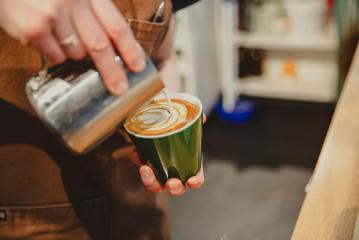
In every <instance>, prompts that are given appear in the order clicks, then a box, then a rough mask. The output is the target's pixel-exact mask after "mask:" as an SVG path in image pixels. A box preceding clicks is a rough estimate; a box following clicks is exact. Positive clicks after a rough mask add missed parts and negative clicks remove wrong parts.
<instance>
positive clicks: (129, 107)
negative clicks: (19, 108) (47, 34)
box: [26, 57, 164, 154]
mask: <svg viewBox="0 0 359 240" xmlns="http://www.w3.org/2000/svg"><path fill="white" fill-rule="evenodd" d="M116 61H117V62H118V63H119V64H121V65H122V61H121V60H120V58H119V57H116ZM125 69H126V68H125ZM126 73H127V78H128V81H129V90H128V91H127V92H126V93H125V94H124V95H122V96H113V95H112V94H111V93H110V92H109V91H108V90H107V89H106V87H105V85H104V84H103V82H102V79H101V76H100V74H99V72H98V71H97V70H96V68H95V67H94V65H93V63H92V62H91V61H90V60H83V61H80V62H74V61H71V60H68V61H66V62H65V63H63V64H60V65H56V66H54V67H51V68H49V69H47V67H46V64H45V68H44V69H43V70H42V71H40V72H39V74H38V75H37V76H35V77H33V78H31V79H30V80H29V81H28V83H27V85H26V94H27V96H28V98H29V100H30V102H31V104H32V106H33V108H34V109H35V111H36V112H37V114H38V115H39V117H40V118H41V120H42V121H43V122H44V123H45V124H46V125H47V126H48V127H49V128H50V129H51V130H52V131H53V132H55V134H56V135H57V136H58V137H60V139H62V140H63V142H64V143H65V145H66V146H68V147H69V149H70V150H72V151H73V152H75V153H79V154H80V153H86V152H88V151H90V150H91V149H93V148H94V147H95V146H96V145H98V144H99V143H101V142H102V141H103V140H105V139H106V138H107V137H108V136H109V135H111V134H112V133H113V132H114V131H116V129H117V128H118V127H119V125H120V124H121V122H122V121H123V120H124V119H125V118H126V117H127V116H128V115H129V114H130V113H131V112H132V111H135V110H136V109H137V108H139V107H140V106H142V105H143V104H144V103H146V102H147V101H148V100H150V99H151V98H152V97H154V96H155V95H156V94H158V93H159V92H160V91H161V90H162V89H163V88H164V85H163V82H162V80H161V79H160V77H159V74H158V72H157V70H156V67H155V66H154V65H153V63H152V62H151V60H150V59H149V58H148V57H146V68H145V70H144V71H143V72H141V73H136V74H135V73H132V72H130V71H129V70H127V69H126Z"/></svg>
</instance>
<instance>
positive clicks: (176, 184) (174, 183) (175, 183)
mask: <svg viewBox="0 0 359 240" xmlns="http://www.w3.org/2000/svg"><path fill="white" fill-rule="evenodd" d="M168 185H169V187H170V189H176V188H178V183H177V182H169V184H168Z"/></svg>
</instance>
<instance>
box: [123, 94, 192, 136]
mask: <svg viewBox="0 0 359 240" xmlns="http://www.w3.org/2000/svg"><path fill="white" fill-rule="evenodd" d="M197 113H198V108H197V107H196V106H195V105H194V104H192V103H190V102H188V101H186V100H182V99H171V108H170V109H169V106H168V103H167V101H166V100H165V99H160V100H154V101H152V102H151V103H149V104H147V105H146V106H144V107H142V108H141V109H139V110H138V111H137V112H136V113H135V114H134V115H132V116H131V117H129V118H128V119H127V120H126V122H125V125H124V126H125V128H126V129H127V130H128V131H130V132H132V133H134V134H141V135H148V136H153V135H159V134H165V133H169V132H172V131H175V130H177V129H180V128H181V127H183V126H185V125H187V124H188V123H189V122H191V120H193V119H194V118H195V117H196V115H197Z"/></svg>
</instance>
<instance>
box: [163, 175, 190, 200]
mask: <svg viewBox="0 0 359 240" xmlns="http://www.w3.org/2000/svg"><path fill="white" fill-rule="evenodd" d="M166 189H167V192H168V193H169V194H170V195H172V196H175V197H177V196H181V195H182V194H183V193H184V192H185V191H186V189H185V186H183V184H182V182H181V181H180V180H179V179H177V178H170V179H168V180H167V182H166Z"/></svg>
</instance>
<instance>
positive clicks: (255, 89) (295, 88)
mask: <svg viewBox="0 0 359 240" xmlns="http://www.w3.org/2000/svg"><path fill="white" fill-rule="evenodd" d="M236 88H237V91H238V93H239V94H244V95H247V96H253V97H265V98H275V99H288V100H297V101H312V102H333V101H334V100H335V98H336V92H335V87H332V86H331V84H329V83H328V84H326V85H315V84H305V83H303V82H299V81H296V80H294V79H293V80H292V79H288V80H283V81H278V79H270V78H266V77H247V78H246V79H245V80H243V79H241V80H239V81H237V82H236Z"/></svg>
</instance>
